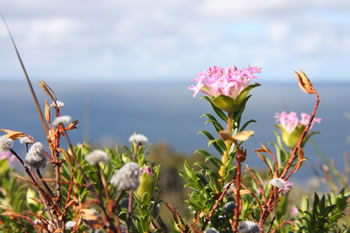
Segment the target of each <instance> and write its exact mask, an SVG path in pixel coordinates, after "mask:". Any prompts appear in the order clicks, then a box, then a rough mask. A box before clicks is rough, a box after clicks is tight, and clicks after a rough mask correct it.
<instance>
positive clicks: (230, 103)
mask: <svg viewBox="0 0 350 233" xmlns="http://www.w3.org/2000/svg"><path fill="white" fill-rule="evenodd" d="M212 103H213V104H215V106H216V107H218V108H220V109H222V110H224V111H226V112H228V113H233V112H234V111H236V110H238V108H239V105H237V103H236V102H235V101H234V100H233V99H232V98H231V97H228V96H226V95H219V96H217V97H215V98H213V99H212Z"/></svg>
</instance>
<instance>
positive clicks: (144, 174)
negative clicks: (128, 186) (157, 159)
mask: <svg viewBox="0 0 350 233" xmlns="http://www.w3.org/2000/svg"><path fill="white" fill-rule="evenodd" d="M152 191H153V178H152V169H151V167H150V166H146V167H144V168H140V185H139V187H138V188H137V190H136V193H135V194H136V195H137V196H138V197H139V198H142V195H143V194H144V193H149V194H152ZM150 196H152V195H150Z"/></svg>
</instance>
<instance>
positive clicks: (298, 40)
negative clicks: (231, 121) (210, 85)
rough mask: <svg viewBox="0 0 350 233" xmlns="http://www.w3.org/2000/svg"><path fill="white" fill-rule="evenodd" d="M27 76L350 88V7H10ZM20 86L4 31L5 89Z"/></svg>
mask: <svg viewBox="0 0 350 233" xmlns="http://www.w3.org/2000/svg"><path fill="white" fill-rule="evenodd" d="M0 14H2V15H3V16H4V17H5V18H6V21H7V23H8V25H9V27H10V30H11V32H12V34H13V36H14V38H15V41H16V43H17V46H18V49H19V51H20V53H21V55H22V58H23V60H24V63H25V65H26V68H27V70H28V73H29V75H30V77H31V78H32V79H34V80H36V79H38V80H41V79H44V80H46V81H50V80H65V81H74V80H77V81H81V80H83V81H96V80H107V81H137V82H138V81H146V82H147V81H169V82H174V81H187V80H191V79H193V78H194V77H195V76H196V75H197V74H198V73H199V72H200V71H202V70H205V69H207V68H208V67H209V66H214V65H217V66H220V67H227V66H233V65H236V66H237V67H238V68H245V67H247V66H248V65H252V66H253V65H257V66H261V67H262V68H263V69H262V73H261V74H260V75H259V78H262V79H264V80H266V81H281V82H287V81H294V80H295V77H294V74H293V72H294V70H299V69H303V70H304V71H305V72H306V73H307V74H308V76H309V77H310V78H311V80H315V81H331V82H333V81H334V82H336V81H350V75H349V73H348V72H347V67H349V61H350V1H349V0H292V1H291V0H266V1H262V0H202V1H200V0H191V1H189V0H157V1H156V0H144V1H140V0H128V1H126V0H124V1H121V0H100V1H93V0H74V1H68V0H50V1H48V0H4V1H0ZM7 79H12V80H23V74H22V72H21V69H20V66H19V63H18V61H17V58H16V56H15V52H14V50H13V47H12V45H11V42H10V39H9V36H8V34H7V32H6V28H5V26H4V24H3V23H1V22H0V81H1V80H7Z"/></svg>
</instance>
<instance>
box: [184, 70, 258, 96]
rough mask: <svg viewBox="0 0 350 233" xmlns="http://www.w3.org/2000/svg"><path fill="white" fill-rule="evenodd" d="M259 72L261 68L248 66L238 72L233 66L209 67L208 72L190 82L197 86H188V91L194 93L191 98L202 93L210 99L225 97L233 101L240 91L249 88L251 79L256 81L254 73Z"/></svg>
mask: <svg viewBox="0 0 350 233" xmlns="http://www.w3.org/2000/svg"><path fill="white" fill-rule="evenodd" d="M260 71H261V68H260V67H257V66H253V67H250V66H249V67H248V68H246V69H243V70H239V69H237V67H235V66H232V67H228V68H220V67H217V66H214V67H212V68H211V67H209V69H208V70H206V71H203V72H200V73H199V74H198V75H197V77H196V78H195V79H193V80H192V82H197V84H196V85H192V86H190V87H189V90H191V91H194V93H193V97H196V95H197V94H198V93H199V92H203V93H204V94H206V95H208V96H210V97H217V96H220V95H225V96H228V97H230V98H232V99H235V98H236V97H237V96H238V95H239V94H240V92H241V91H242V90H244V89H245V88H246V87H248V86H249V82H250V80H251V79H256V77H255V76H254V73H260Z"/></svg>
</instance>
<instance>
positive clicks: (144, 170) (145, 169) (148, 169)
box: [140, 166, 152, 176]
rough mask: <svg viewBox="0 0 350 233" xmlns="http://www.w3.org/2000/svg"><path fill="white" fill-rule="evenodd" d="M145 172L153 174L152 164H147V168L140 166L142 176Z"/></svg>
mask: <svg viewBox="0 0 350 233" xmlns="http://www.w3.org/2000/svg"><path fill="white" fill-rule="evenodd" d="M144 173H147V174H148V175H150V176H152V169H151V167H150V166H146V167H145V168H142V167H141V168H140V176H141V175H142V174H144Z"/></svg>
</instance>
